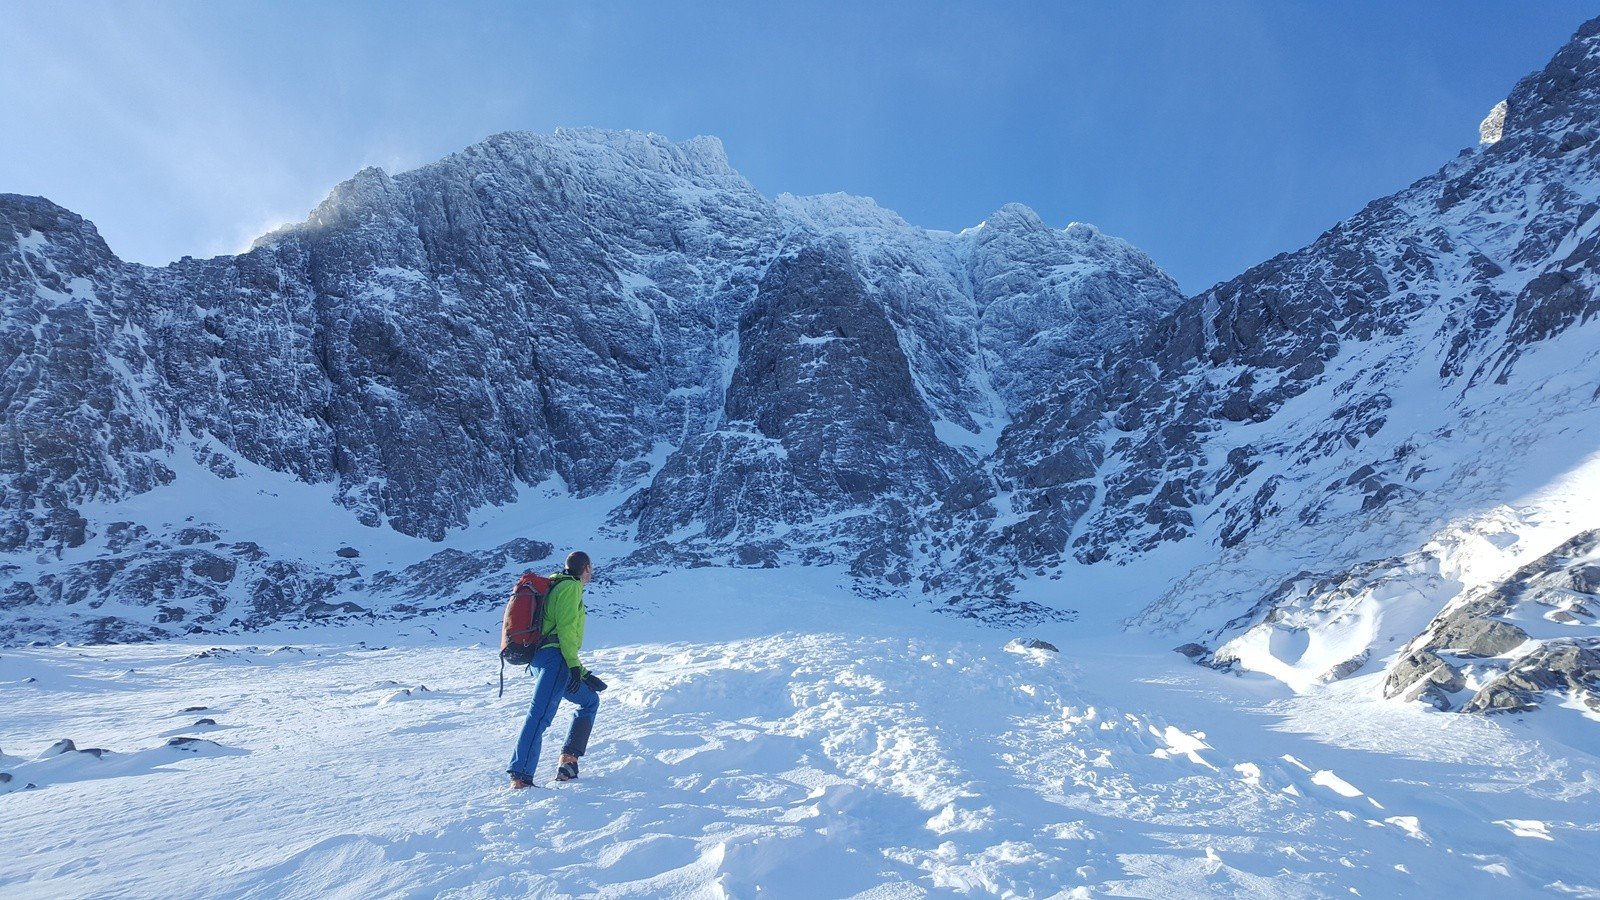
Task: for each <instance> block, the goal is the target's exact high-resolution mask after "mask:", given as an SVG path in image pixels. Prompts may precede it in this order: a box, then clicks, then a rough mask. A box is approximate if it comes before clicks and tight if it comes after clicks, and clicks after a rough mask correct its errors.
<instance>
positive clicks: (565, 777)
mask: <svg viewBox="0 0 1600 900" xmlns="http://www.w3.org/2000/svg"><path fill="white" fill-rule="evenodd" d="M577 777H578V758H577V757H576V756H573V755H572V754H571V753H563V754H561V766H560V767H559V768H557V769H556V780H557V781H571V780H572V779H574V778H577Z"/></svg>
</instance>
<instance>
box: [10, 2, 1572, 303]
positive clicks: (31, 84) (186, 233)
mask: <svg viewBox="0 0 1600 900" xmlns="http://www.w3.org/2000/svg"><path fill="white" fill-rule="evenodd" d="M1597 14H1600V0H1595V2H1586V3H1580V2H1570V0H1540V2H1537V3H1520V2H1519V3H1511V2H1497V3H1491V2H1470V0H1452V2H1406V3H1395V2H1381V3H1379V2H1372V3H1343V2H1341V3H1298V2H1239V3H1223V2H1196V3H1158V2H1148V3H1146V2H1123V3H1110V2H1107V3H1064V2H1063V3H998V2H995V3H991V2H965V3H933V2H929V3H867V2H839V3H834V2H815V3H789V2H760V3H757V2H740V3H685V2H670V0H664V2H653V3H643V2H641V3H611V2H566V3H559V4H543V3H467V2H458V3H443V2H438V3H410V2H385V3H371V4H364V5H363V4H356V3H301V2H275V3H244V2H230V3H199V2H165V3H143V2H136V0H119V2H115V3H102V2H92V0H90V2H73V3H58V4H51V3H34V4H27V5H24V4H21V3H8V4H4V5H0V121H3V122H5V123H6V128H5V131H6V135H5V137H4V139H3V140H0V191H9V192H19V193H29V194H42V195H44V196H47V197H49V198H51V199H52V200H55V201H56V202H58V203H61V204H62V205H64V206H67V207H69V208H71V209H73V210H74V211H76V212H78V213H81V214H83V215H84V216H86V217H88V218H90V219H92V220H93V221H94V222H95V223H96V224H97V225H98V226H99V227H100V229H101V232H102V234H104V235H105V237H106V239H107V241H108V242H109V243H110V244H111V247H112V249H113V250H115V251H117V252H118V253H119V254H120V255H122V256H123V257H125V258H128V259H133V260H137V261H140V262H147V263H155V264H159V263H164V262H167V261H170V260H172V259H175V258H176V257H178V256H181V255H184V254H191V255H195V256H205V255H213V254H217V253H226V252H233V251H236V250H238V249H239V248H241V247H243V246H244V245H246V244H247V243H248V242H249V240H250V239H251V238H252V237H254V236H255V235H257V234H260V233H261V232H264V231H266V230H268V229H270V228H272V227H274V226H276V225H278V224H282V223H284V222H288V221H296V220H299V219H300V218H303V217H304V215H305V214H306V213H307V212H308V211H309V210H310V209H311V207H312V206H314V205H315V204H316V202H317V201H318V200H320V199H321V198H322V196H323V195H324V194H325V193H326V192H327V191H328V189H329V188H331V187H332V186H333V185H334V184H336V183H338V182H339V181H341V180H343V179H344V178H346V177H348V176H349V175H351V174H352V173H354V172H355V171H356V170H357V169H359V168H360V167H361V166H363V165H380V166H383V167H384V168H386V169H389V170H390V171H399V170H403V169H406V168H412V167H415V166H417V165H420V164H422V163H425V162H428V161H431V160H433V159H436V158H438V157H440V156H443V155H445V154H446V153H449V152H451V151H453V150H457V149H460V148H461V147H464V146H466V145H468V144H471V143H473V142H475V141H477V140H480V139H482V138H483V137H485V136H487V135H490V134H493V133H495V132H499V131H506V130H513V129H525V130H530V131H549V130H551V129H553V128H556V127H559V126H562V125H595V126H600V127H606V128H635V129H641V130H649V131H657V132H660V133H662V134H665V135H667V136H668V137H670V138H673V139H676V140H682V139H685V138H688V137H692V136H694V135H696V134H714V135H717V136H719V137H721V138H722V139H723V141H724V143H725V144H726V146H727V148H728V153H729V156H730V158H731V159H732V161H733V164H734V166H735V167H736V168H738V169H739V170H740V171H741V172H743V173H744V175H745V176H746V177H748V178H749V179H750V180H751V181H752V182H753V183H754V184H755V186H756V187H757V188H759V189H760V190H761V191H762V192H763V193H766V194H768V195H769V196H771V195H775V194H777V193H778V192H780V191H790V192H793V193H801V194H806V193H821V192H828V191H847V192H850V193H856V194H865V195H869V196H872V197H875V198H877V200H878V201H879V202H880V203H882V204H883V205H885V206H887V207H889V208H891V209H894V210H896V211H898V212H899V213H901V214H902V215H904V216H905V217H906V218H907V219H908V220H910V221H912V222H914V223H916V224H919V225H926V226H929V227H933V228H945V229H952V230H956V229H960V228H963V227H967V226H970V225H973V224H976V223H977V222H979V221H981V220H982V219H983V218H984V217H985V216H986V215H987V214H988V213H989V212H991V211H993V210H994V209H995V208H997V207H999V206H1000V205H1001V204H1003V203H1005V202H1008V201H1013V200H1014V201H1020V202H1022V203H1026V204H1028V205H1029V206H1032V207H1033V208H1034V209H1036V210H1038V211H1039V213H1040V214H1041V215H1042V216H1043V217H1044V219H1045V221H1047V222H1049V223H1050V224H1052V225H1055V226H1064V225H1065V224H1067V223H1068V222H1069V221H1085V222H1093V223H1095V224H1096V225H1099V226H1100V227H1101V228H1103V229H1105V230H1106V231H1108V232H1110V233H1112V234H1116V235H1119V236H1122V237H1125V238H1127V239H1129V240H1131V241H1133V242H1134V243H1135V244H1137V245H1139V246H1140V247H1142V248H1144V249H1145V250H1146V251H1148V252H1149V253H1150V255H1151V256H1152V257H1154V258H1155V260H1156V262H1157V263H1158V264H1160V265H1162V266H1163V267H1165V268H1166V269H1167V270H1168V271H1169V272H1171V273H1172V274H1173V276H1174V277H1176V278H1177V279H1178V281H1179V283H1180V284H1181V285H1182V286H1183V288H1184V289H1185V291H1187V292H1190V293H1193V292H1196V291H1199V290H1201V289H1203V288H1205V287H1207V286H1208V285H1210V284H1211V283H1213V282H1215V281H1218V280H1221V279H1224V278H1227V277H1230V276H1232V275H1235V274H1237V273H1238V272H1240V271H1242V270H1243V269H1245V268H1247V267H1248V266H1250V265H1252V264H1254V263H1256V262H1260V261H1261V260H1264V259H1266V258H1268V257H1270V256H1272V255H1273V254H1275V253H1278V252H1281V251H1284V250H1292V249H1294V248H1296V247H1299V246H1302V245H1304V244H1305V243H1307V242H1309V241H1310V240H1311V239H1313V238H1315V237H1316V235H1317V234H1319V233H1320V232H1321V231H1322V230H1324V229H1326V228H1327V227H1328V226H1330V225H1332V224H1333V223H1334V222H1336V221H1338V220H1339V219H1341V218H1343V217H1345V216H1348V215H1350V214H1351V213H1353V212H1355V211H1356V210H1358V209H1360V208H1361V207H1362V206H1363V205H1364V204H1365V203H1366V202H1367V201H1369V200H1372V199H1374V198H1376V197H1379V196H1382V195H1383V194H1387V193H1390V192H1392V191H1394V190H1396V189H1398V188H1401V187H1403V186H1405V185H1406V184H1408V183H1410V182H1411V181H1413V180H1415V179H1417V178H1419V177H1421V176H1423V175H1426V174H1428V173H1430V172H1432V171H1433V170H1434V169H1437V168H1438V167H1439V166H1440V165H1442V164H1443V163H1444V162H1445V161H1447V160H1448V159H1449V158H1450V157H1452V156H1453V155H1454V154H1455V153H1456V152H1458V151H1459V150H1460V149H1461V148H1463V147H1467V146H1470V145H1472V144H1475V143H1476V140H1477V123H1478V121H1479V120H1480V119H1481V118H1482V117H1483V116H1484V115H1485V114H1486V113H1487V112H1488V110H1489V108H1490V107H1491V106H1492V105H1493V104H1494V103H1495V102H1497V101H1498V100H1499V99H1501V98H1502V97H1504V96H1505V94H1506V93H1507V92H1508V91H1509V90H1510V88H1511V86H1512V85H1513V84H1514V83H1515V82H1516V80H1517V79H1518V78H1520V77H1521V76H1522V75H1524V74H1526V73H1528V72H1530V71H1532V70H1534V69H1537V68H1539V67H1541V66H1543V65H1544V63H1545V62H1546V61H1547V60H1548V59H1549V57H1550V56H1551V55H1552V54H1554V52H1555V51H1556V49H1557V48H1559V47H1560V46H1561V44H1562V43H1563V42H1565V41H1566V39H1567V38H1568V37H1569V36H1570V35H1571V34H1572V32H1573V31H1575V30H1576V29H1577V27H1578V25H1579V24H1581V23H1582V22H1583V20H1584V19H1586V18H1589V17H1591V16H1594V15H1597Z"/></svg>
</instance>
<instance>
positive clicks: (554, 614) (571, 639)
mask: <svg viewBox="0 0 1600 900" xmlns="http://www.w3.org/2000/svg"><path fill="white" fill-rule="evenodd" d="M550 580H551V581H552V582H554V584H553V585H552V586H551V588H550V596H549V597H547V598H546V599H545V603H544V634H545V639H544V646H546V647H549V646H552V645H554V646H558V647H560V648H561V656H562V657H563V658H565V659H566V661H567V668H569V669H571V668H579V669H581V668H583V666H582V665H581V664H580V663H579V662H578V651H579V650H580V649H582V648H583V617H584V609H583V582H581V581H579V580H578V579H576V578H573V577H572V576H571V575H568V574H566V573H565V572H557V573H555V574H554V575H551V576H550ZM584 671H588V670H587V669H585V670H584Z"/></svg>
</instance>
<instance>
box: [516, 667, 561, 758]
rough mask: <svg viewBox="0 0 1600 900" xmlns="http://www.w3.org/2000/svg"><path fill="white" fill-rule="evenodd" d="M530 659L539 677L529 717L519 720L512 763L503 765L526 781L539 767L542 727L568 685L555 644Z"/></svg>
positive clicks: (549, 719)
mask: <svg viewBox="0 0 1600 900" xmlns="http://www.w3.org/2000/svg"><path fill="white" fill-rule="evenodd" d="M552 660H553V662H552ZM533 662H534V666H533V672H534V675H535V677H536V678H537V679H538V680H537V681H536V682H535V683H534V687H533V702H532V703H530V704H528V716H527V718H526V719H523V721H522V733H521V734H520V735H518V736H517V748H516V750H515V751H514V752H513V753H512V754H511V765H509V766H507V767H506V772H507V773H509V774H511V775H519V776H522V778H523V779H524V780H525V781H532V780H533V770H534V769H537V768H538V767H539V742H540V740H541V739H542V738H543V737H544V732H545V729H547V728H549V727H550V723H551V722H552V721H554V720H555V717H556V707H558V706H560V705H561V692H562V691H564V690H565V689H566V687H567V667H566V665H565V663H564V661H563V660H562V659H561V651H560V650H557V649H556V648H554V647H547V648H545V649H544V650H540V651H539V654H538V655H537V656H535V657H534V660H533Z"/></svg>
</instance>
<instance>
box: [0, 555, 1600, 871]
mask: <svg viewBox="0 0 1600 900" xmlns="http://www.w3.org/2000/svg"><path fill="white" fill-rule="evenodd" d="M1064 590H1065V592H1066V593H1067V594H1069V595H1070V594H1071V593H1072V589H1071V587H1070V586H1069V587H1066V588H1065V589H1064ZM1079 605H1080V606H1081V607H1083V608H1086V609H1093V608H1094V604H1093V602H1092V598H1080V602H1079ZM589 606H590V610H591V612H590V615H591V621H590V625H589V641H590V644H591V648H590V649H588V650H587V651H586V653H585V656H586V658H587V660H588V662H589V664H590V665H591V666H592V667H593V668H594V669H595V670H596V671H597V672H598V673H600V674H601V676H602V677H604V678H605V679H606V680H607V681H608V682H609V683H610V685H611V687H610V690H609V691H607V692H606V693H605V694H604V695H603V700H602V705H601V709H600V717H599V720H598V723H597V726H596V729H595V733H594V740H593V742H592V744H591V748H590V753H589V755H588V756H587V757H585V759H584V768H583V777H582V778H581V779H580V780H579V781H578V782H576V783H571V784H565V785H560V786H556V785H553V784H552V785H549V786H546V787H540V788H535V789H531V790H528V791H523V792H517V793H512V792H511V791H510V790H508V789H507V787H506V786H505V782H506V778H505V776H504V774H503V770H504V768H505V764H506V760H507V758H508V757H509V753H510V748H511V743H512V740H513V738H514V736H515V733H516V730H517V728H518V727H519V725H520V721H521V715H522V712H523V709H524V706H525V704H526V703H527V701H528V698H529V696H530V695H531V691H532V682H531V680H529V679H527V678H526V677H524V676H523V675H522V674H521V673H520V672H517V673H515V674H511V675H508V683H507V691H506V696H505V697H504V698H503V699H497V698H496V696H495V688H496V680H497V668H496V659H495V652H494V647H495V642H496V640H497V631H496V629H497V625H498V621H497V617H498V614H499V610H498V609H492V608H491V609H483V610H480V611H475V612H472V613H470V614H452V615H451V616H450V617H434V618H428V619H418V620H412V621H407V622H398V623H397V622H378V623H372V624H364V625H343V626H324V627H319V628H315V629H304V630H294V629H291V628H287V627H284V628H280V629H277V630H273V631H262V632H256V633H253V634H248V635H243V636H238V637H232V638H219V637H217V636H215V635H211V636H201V637H198V638H195V639H190V640H182V641H175V642H169V643H157V644H135V645H121V646H96V647H67V646H62V647H40V648H28V649H17V650H7V651H4V652H3V653H0V692H3V696H4V697H5V704H4V710H5V711H4V714H3V715H0V748H3V755H0V771H4V772H5V773H7V774H8V775H9V776H10V778H9V779H0V781H3V782H4V783H0V792H4V793H0V821H3V822H4V823H5V828H4V830H5V836H6V840H5V844H6V847H7V850H8V852H7V853H5V854H4V855H3V856H0V894H4V895H7V896H28V897H57V896H59V897H81V896H113V895H115V896H229V897H238V896H245V897H255V896H271V897H279V896H289V897H375V896H415V897H432V896H446V897H502V896H536V897H556V896H568V895H581V896H600V897H625V896H637V897H852V896H853V897H875V898H878V897H921V896H930V895H940V896H943V895H999V896H1069V897H1070V896H1101V895H1107V896H1135V897H1172V896H1196V895H1205V896H1213V895H1216V896H1252V897H1259V896H1265V897H1329V896H1348V895H1359V896H1368V897H1394V896H1421V895H1431V896H1441V895H1450V894H1455V895H1458V896H1523V895H1529V894H1536V893H1540V894H1549V893H1566V894H1570V895H1574V896H1600V876H1597V875H1596V874H1595V873H1596V870H1595V867H1594V865H1593V860H1594V859H1595V858H1596V855H1597V854H1600V747H1597V746H1596V744H1595V738H1594V735H1595V728H1594V723H1593V722H1592V721H1588V720H1586V719H1585V717H1584V715H1585V714H1584V713H1583V712H1582V711H1580V710H1578V709H1575V708H1559V707H1556V706H1555V704H1554V703H1550V704H1547V707H1546V708H1545V709H1544V710H1542V711H1541V712H1540V713H1539V714H1537V715H1531V716H1528V717H1527V718H1525V719H1524V718H1521V717H1506V716H1501V717H1492V718H1485V717H1479V716H1460V715H1451V714H1445V713H1437V712H1434V711H1432V710H1430V709H1428V708H1427V707H1425V706H1424V705H1422V704H1400V703H1395V702H1392V701H1384V700H1382V699H1379V697H1378V687H1377V685H1378V682H1377V679H1379V678H1381V673H1380V674H1377V675H1371V676H1361V677H1357V678H1354V679H1350V680H1347V681H1341V682H1335V683H1333V684H1330V685H1322V686H1315V687H1312V688H1309V689H1307V690H1306V691H1305V692H1304V693H1301V694H1298V695H1297V694H1294V693H1292V692H1291V691H1290V690H1289V689H1288V688H1287V687H1285V686H1284V685H1282V684H1280V683H1278V682H1275V681H1272V680H1270V679H1268V678H1265V677H1262V676H1257V675H1248V676H1245V677H1238V676H1234V675H1230V674H1225V673H1220V672H1216V671H1213V670H1210V669H1206V668H1203V667H1199V666H1194V665H1190V664H1189V663H1188V662H1187V661H1186V660H1185V659H1184V658H1183V657H1181V656H1179V655H1178V654H1175V653H1172V652H1171V650H1170V648H1168V647H1167V646H1165V645H1163V644H1158V643H1153V642H1149V639H1148V638H1142V637H1139V636H1136V635H1130V634H1128V633H1124V632H1120V631H1117V632H1116V636H1115V639H1114V640H1113V639H1111V637H1112V635H1113V632H1114V629H1115V628H1116V626H1115V624H1114V617H1113V616H1111V615H1104V616H1095V615H1087V616H1085V617H1084V618H1083V619H1082V620H1080V621H1078V622H1074V623H1061V624H1055V625H1050V626H1045V627H1042V628H1039V629H1035V630H1032V631H1029V632H1028V633H1027V634H1026V635H1017V634H1015V633H1011V632H1006V631H1000V630H996V629H993V628H990V627H985V626H981V625H977V624H974V623H971V622H968V621H966V620H963V619H959V618H956V617H952V616H948V615H942V614H939V613H937V612H934V611H932V610H929V609H927V608H925V607H918V608H908V607H907V606H905V605H904V604H903V603H900V602H887V601H886V602H882V603H877V604H874V603H870V602H866V601H862V600H861V599H859V598H857V597H855V596H852V595H851V594H850V592H849V591H848V590H847V589H846V588H845V578H844V576H843V575H842V574H841V573H839V572H837V571H830V570H792V569H789V570H785V569H779V570H719V569H698V570H691V571H685V572H679V573H674V574H669V575H664V576H661V577H657V578H654V579H648V580H643V581H636V582H631V583H625V584H607V583H605V582H603V581H602V582H597V583H596V584H595V585H593V586H591V588H590V591H589ZM1019 636H1022V637H1036V638H1041V639H1044V640H1047V641H1050V642H1051V643H1054V644H1056V645H1057V646H1059V647H1060V652H1059V653H1055V652H1050V651H1049V650H1044V649H1026V648H1024V647H1022V646H1020V645H1019V644H1012V643H1010V642H1011V641H1012V639H1013V638H1015V637H1019ZM571 708H572V707H570V706H565V708H564V709H563V712H562V714H561V715H560V716H558V718H557V721H556V725H555V726H554V727H552V729H551V731H550V733H549V734H548V735H547V741H546V745H545V757H544V759H543V760H541V764H540V765H541V769H542V770H544V771H542V772H541V774H544V775H549V774H552V773H553V770H554V765H555V758H554V754H555V753H556V751H557V748H558V746H559V742H560V740H561V739H562V737H563V736H564V734H565V727H566V722H567V720H568V717H569V716H570V711H569V710H570V709H571ZM179 738H198V739H199V740H195V741H180V742H178V743H177V744H173V743H172V742H173V741H175V740H176V739H179ZM61 739H69V740H71V741H73V742H74V745H75V749H72V750H67V749H64V748H62V747H60V746H57V742H58V741H59V740H61ZM99 750H103V751H105V752H91V751H99ZM30 785H31V786H32V787H31V789H30V787H29V786H30Z"/></svg>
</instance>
